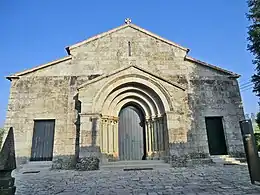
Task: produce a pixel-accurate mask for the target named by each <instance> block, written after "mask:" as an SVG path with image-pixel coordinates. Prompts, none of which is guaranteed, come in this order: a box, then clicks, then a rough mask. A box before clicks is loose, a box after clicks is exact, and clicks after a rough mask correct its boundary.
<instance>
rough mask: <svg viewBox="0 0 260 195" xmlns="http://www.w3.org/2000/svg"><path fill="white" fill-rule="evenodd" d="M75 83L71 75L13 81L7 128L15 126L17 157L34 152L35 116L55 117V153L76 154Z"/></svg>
mask: <svg viewBox="0 0 260 195" xmlns="http://www.w3.org/2000/svg"><path fill="white" fill-rule="evenodd" d="M86 79H87V78H85V80H86ZM83 80H84V78H79V82H80V81H81V82H83ZM76 85H77V78H76V77H69V76H64V77H22V78H20V79H15V80H13V81H12V87H11V91H10V98H9V104H8V111H7V116H6V121H5V129H8V128H9V127H13V128H14V134H15V142H16V145H15V147H16V156H17V159H18V161H26V160H28V158H29V157H30V156H31V146H32V136H33V126H34V120H38V119H39V120H42V119H55V133H54V151H53V153H54V156H59V155H71V154H75V136H76V131H75V125H74V122H75V109H74V108H75V102H74V96H75V94H76V92H77V91H76ZM19 163H20V162H18V164H19Z"/></svg>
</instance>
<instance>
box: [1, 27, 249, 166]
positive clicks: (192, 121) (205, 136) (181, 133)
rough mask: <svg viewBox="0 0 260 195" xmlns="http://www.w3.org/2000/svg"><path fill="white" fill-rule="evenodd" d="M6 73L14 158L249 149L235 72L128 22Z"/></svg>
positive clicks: (194, 154)
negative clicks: (242, 127)
mask: <svg viewBox="0 0 260 195" xmlns="http://www.w3.org/2000/svg"><path fill="white" fill-rule="evenodd" d="M66 50H67V53H68V56H66V57H64V58H61V59H59V60H56V61H53V62H50V63H47V64H44V65H41V66H38V67H35V68H32V69H29V70H26V71H23V72H19V73H16V74H13V75H11V76H8V77H7V78H8V79H9V80H10V81H11V89H10V98H9V104H8V111H7V116H6V122H5V128H6V129H7V128H9V127H13V128H14V135H15V147H16V156H17V162H18V163H19V164H20V163H24V162H26V161H28V160H36V161H37V160H53V159H55V158H66V157H68V156H70V157H71V156H72V157H73V156H75V155H76V156H80V157H88V156H96V157H98V158H99V159H100V160H101V163H106V162H109V161H118V160H149V159H164V160H165V161H174V159H175V160H176V159H177V160H178V158H183V157H185V156H189V157H190V158H202V157H203V158H205V157H209V156H210V155H219V154H227V155H232V156H241V155H242V154H243V153H244V152H243V144H242V136H241V133H240V128H239V120H242V119H244V112H243V107H242V105H241V96H240V91H239V86H238V82H237V78H239V75H238V74H235V73H233V72H230V71H227V70H224V69H222V68H219V67H216V66H213V65H210V64H208V63H205V62H202V61H199V60H196V59H194V58H192V57H190V56H189V55H188V52H189V49H187V48H185V47H182V46H180V45H177V44H176V43H173V42H171V41H169V40H166V39H164V38H162V37H160V36H158V35H155V34H153V33H151V32H149V31H147V30H145V29H143V28H141V27H138V26H136V25H134V24H132V23H130V22H127V23H126V24H124V25H122V26H120V27H117V28H114V29H112V30H110V31H107V32H105V33H102V34H99V35H96V36H94V37H91V38H89V39H87V40H85V41H82V42H80V43H77V44H75V45H72V46H69V47H67V48H66Z"/></svg>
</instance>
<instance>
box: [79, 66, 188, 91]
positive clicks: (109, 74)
mask: <svg viewBox="0 0 260 195" xmlns="http://www.w3.org/2000/svg"><path fill="white" fill-rule="evenodd" d="M129 68H135V69H137V70H140V71H142V72H145V73H147V74H149V75H151V76H153V77H155V78H157V79H160V80H162V81H164V82H166V83H169V84H170V85H173V86H175V87H177V88H179V89H181V90H183V91H185V88H184V87H183V86H181V85H180V84H178V83H175V82H172V81H169V80H167V79H164V78H163V77H161V76H159V75H157V74H156V73H152V72H150V71H148V70H146V69H143V68H141V67H139V66H136V65H130V66H125V67H122V68H119V69H117V70H114V71H112V72H110V73H108V74H104V75H102V76H99V77H96V78H94V79H92V80H90V81H87V82H85V83H83V84H82V85H80V86H79V87H78V89H81V88H83V87H85V86H87V85H89V84H91V83H95V82H97V81H100V80H102V79H104V78H107V77H110V76H113V75H115V74H117V73H119V72H122V71H124V70H127V69H129Z"/></svg>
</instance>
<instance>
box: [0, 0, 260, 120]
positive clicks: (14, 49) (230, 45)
mask: <svg viewBox="0 0 260 195" xmlns="http://www.w3.org/2000/svg"><path fill="white" fill-rule="evenodd" d="M209 2H210V3H209ZM247 11H248V8H247V4H246V2H245V1H242V0H239V1H238V0H228V1H227V0H218V1H208V0H197V1H192V0H190V1H177V0H164V1H148V0H143V1H140V0H132V1H119V0H114V1H113V0H111V1H104V0H103V1H100V0H96V1H86V0H82V1H79V0H74V1H68V0H62V1H61V0H60V1H58V0H57V1H53V0H44V1H35V0H23V1H15V0H9V1H4V0H2V1H0V18H1V19H0V35H1V36H0V44H1V49H0V62H1V63H0V86H1V96H0V125H2V124H3V122H4V119H5V115H6V109H7V104H8V96H9V87H10V82H9V81H8V80H6V79H5V76H7V75H9V74H11V73H15V72H18V71H22V70H25V69H28V68H32V67H34V66H37V65H40V64H42V63H46V62H49V61H52V60H55V59H57V58H59V57H63V56H65V55H66V52H65V47H66V46H68V45H72V44H74V43H76V42H78V41H81V40H84V39H86V38H88V37H91V36H93V35H96V34H98V33H100V32H104V31H107V30H109V29H112V28H115V27H117V26H119V25H122V24H123V23H124V19H125V18H126V17H130V18H131V19H132V22H133V23H134V24H136V25H139V26H141V27H143V28H145V29H147V30H149V31H152V32H154V33H156V34H158V35H160V36H162V37H164V38H167V39H169V40H171V41H173V42H176V43H178V44H180V45H182V46H184V47H188V48H190V49H191V51H190V55H191V56H192V57H195V58H198V59H200V60H203V61H206V62H208V63H212V64H215V65H218V66H220V67H222V68H226V69H228V70H231V71H233V72H236V73H239V74H241V75H242V77H241V78H240V79H239V82H240V83H241V84H243V83H246V82H248V81H249V79H250V76H251V75H252V73H253V71H254V66H253V65H252V63H251V59H252V56H251V55H250V54H249V52H248V51H247V50H246V45H247V39H246V38H247V26H248V25H249V22H248V21H247V19H246V17H245V13H246V12H247ZM242 98H243V103H244V108H245V112H257V111H258V104H257V98H256V97H255V95H254V94H253V93H252V92H251V90H250V89H249V90H245V91H243V92H242Z"/></svg>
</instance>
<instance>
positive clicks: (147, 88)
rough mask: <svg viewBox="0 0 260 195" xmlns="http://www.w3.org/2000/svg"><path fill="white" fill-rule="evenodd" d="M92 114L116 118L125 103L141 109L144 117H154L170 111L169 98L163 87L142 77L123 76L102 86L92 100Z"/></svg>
mask: <svg viewBox="0 0 260 195" xmlns="http://www.w3.org/2000/svg"><path fill="white" fill-rule="evenodd" d="M94 102H95V103H94V104H93V107H92V111H93V113H101V114H102V115H108V116H115V117H117V116H118V113H119V111H120V109H121V108H122V107H123V106H124V105H125V104H127V103H131V102H133V103H135V104H138V105H139V106H140V107H142V108H143V110H144V111H145V115H146V117H156V116H160V115H162V114H164V113H165V112H167V111H170V110H172V104H171V101H170V96H169V94H168V92H167V91H166V90H165V89H164V87H163V86H162V85H161V84H160V83H158V82H156V81H155V80H153V79H151V78H147V77H145V76H143V75H133V74H129V75H124V76H121V77H118V78H116V79H113V80H111V81H110V82H108V83H107V84H106V85H105V86H103V87H102V88H101V89H100V90H99V92H98V94H97V96H96V97H95V99H94Z"/></svg>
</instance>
